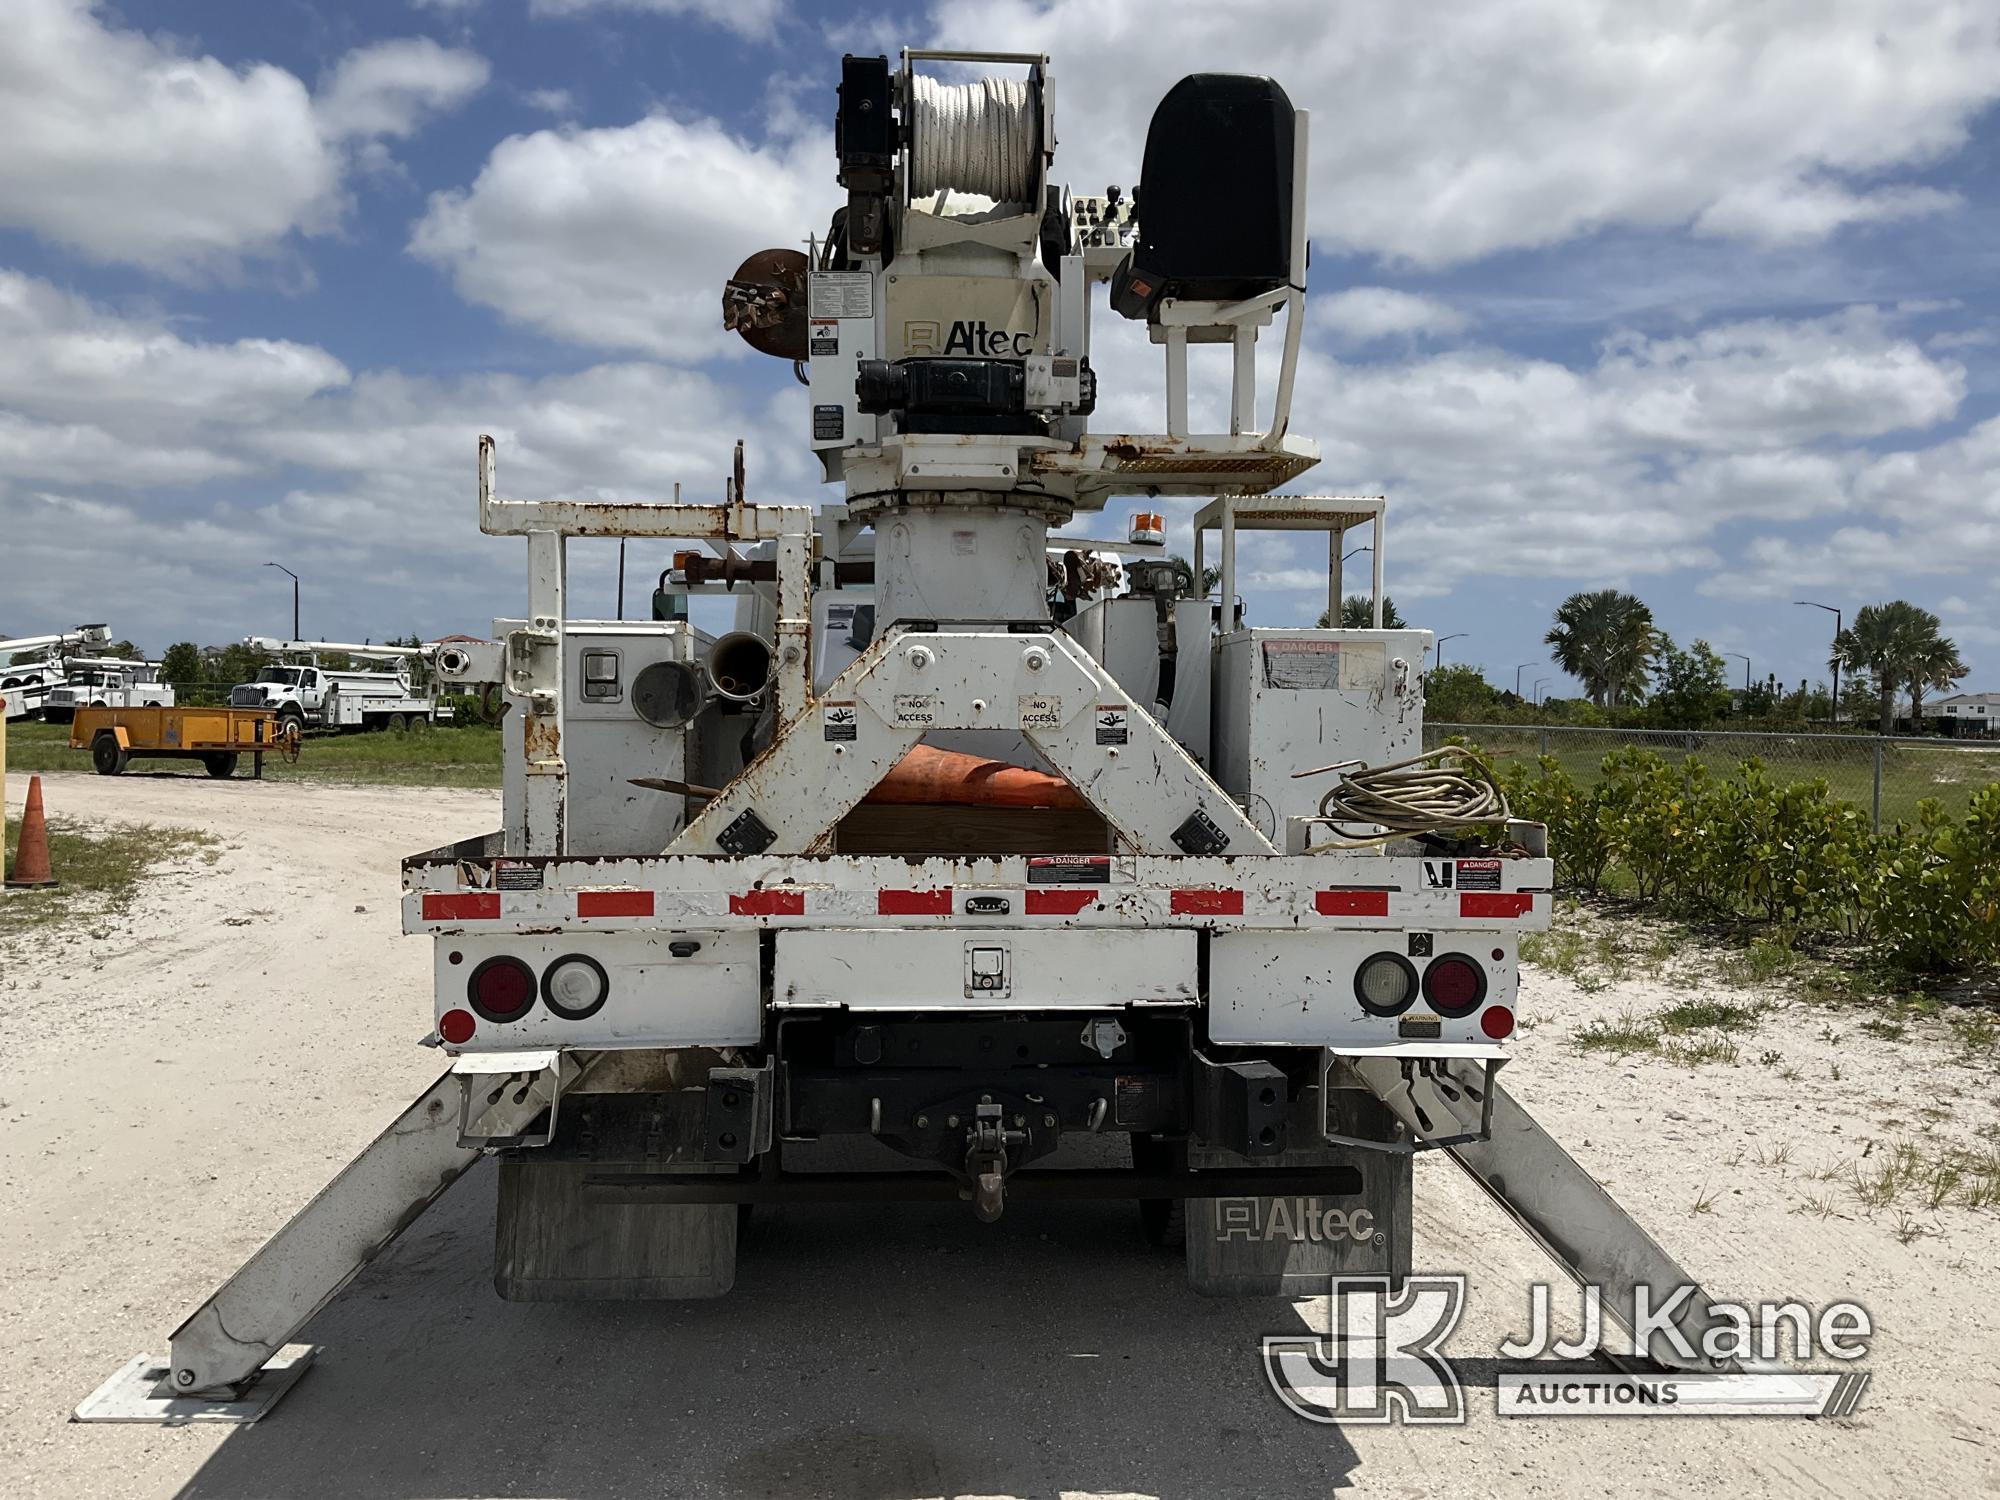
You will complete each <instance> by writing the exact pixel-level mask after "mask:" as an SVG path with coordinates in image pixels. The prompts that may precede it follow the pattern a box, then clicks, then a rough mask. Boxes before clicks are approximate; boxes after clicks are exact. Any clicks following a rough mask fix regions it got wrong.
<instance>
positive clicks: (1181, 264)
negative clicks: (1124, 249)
mask: <svg viewBox="0 0 2000 1500" xmlns="http://www.w3.org/2000/svg"><path fill="white" fill-rule="evenodd" d="M1296 130H1297V117H1296V115H1295V113H1294V111H1293V109H1292V101H1291V100H1290V99H1289V98H1287V97H1286V95H1285V91H1284V90H1283V89H1282V88H1280V87H1279V86H1278V85H1277V83H1276V82H1275V81H1273V80H1272V79H1269V78H1259V77H1253V76H1250V75H1247V74H1237V73H1195V74H1192V75H1190V76H1189V77H1186V78H1183V79H1182V80H1181V81H1180V82H1179V83H1177V84H1175V85H1174V86H1173V88H1171V89H1169V90H1168V91H1167V96H1166V98H1164V99H1162V100H1161V101H1160V106H1159V108H1158V109H1156V110H1154V111H1153V123H1152V125H1151V126H1150V127H1149V128H1148V130H1147V132H1146V156H1145V164H1144V167H1143V169H1142V171H1143V175H1142V176H1141V179H1140V185H1139V189H1140V190H1139V193H1138V195H1137V200H1136V201H1137V209H1138V220H1139V235H1138V243H1137V245H1136V246H1135V247H1134V249H1133V252H1132V255H1131V258H1130V259H1129V260H1128V261H1127V262H1126V263H1125V264H1124V265H1123V266H1121V267H1120V268H1119V270H1118V273H1117V274H1116V275H1115V276H1114V277H1113V280H1112V288H1111V301H1112V305H1113V306H1114V307H1116V308H1117V309H1118V311H1119V312H1121V313H1123V314H1124V315H1125V316H1126V317H1128V318H1140V317H1145V316H1147V315H1148V314H1149V313H1150V312H1151V311H1152V309H1153V308H1154V307H1155V306H1156V305H1157V304H1158V303H1159V301H1160V300H1161V299H1162V298H1163V297H1177V298H1182V299H1190V300H1196V301H1235V300H1237V299H1238V298H1242V297H1253V296H1256V295H1257V294H1258V293H1260V292H1267V291H1270V290H1272V289H1274V288H1276V287H1280V286H1283V285H1284V284H1285V282H1286V279H1287V278H1288V276H1289V275H1290V271H1291V248H1292V164H1293V158H1292V151H1293V137H1294V135H1295V133H1296Z"/></svg>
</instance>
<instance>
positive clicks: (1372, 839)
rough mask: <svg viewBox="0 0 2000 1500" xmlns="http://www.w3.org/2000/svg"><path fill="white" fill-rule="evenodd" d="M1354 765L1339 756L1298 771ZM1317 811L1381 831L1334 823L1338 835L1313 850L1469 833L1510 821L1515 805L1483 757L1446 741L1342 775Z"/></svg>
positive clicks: (1304, 773)
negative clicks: (1346, 830) (1360, 831)
mask: <svg viewBox="0 0 2000 1500" xmlns="http://www.w3.org/2000/svg"><path fill="white" fill-rule="evenodd" d="M1355 764H1358V762H1354V761H1340V762H1336V763H1335V764H1334V765H1331V766H1319V767H1316V768H1315V769H1314V770H1311V771H1300V772H1298V773H1297V776H1316V775H1318V774H1319V773H1320V772H1322V771H1332V770H1337V769H1338V768H1339V767H1340V766H1343V765H1355ZM1294 779H1297V777H1296V776H1295V777H1294ZM1319 815H1320V817H1322V818H1324V819H1325V820H1326V821H1328V822H1330V823H1333V824H1336V825H1343V826H1345V827H1350V828H1352V827H1357V826H1367V825H1374V826H1378V827H1380V828H1381V829H1382V830H1383V831H1382V832H1380V833H1371V834H1351V833H1342V832H1340V831H1339V830H1338V828H1336V831H1335V834H1334V836H1333V837H1332V838H1331V839H1329V840H1328V841H1327V842H1326V843H1324V844H1319V845H1316V846H1315V851H1317V850H1320V849H1366V848H1369V847H1371V846H1372V845H1375V844H1386V843H1390V842H1392V841H1394V840H1396V839H1403V838H1411V837H1414V836H1415V835H1417V834H1423V833H1464V832H1469V831H1471V830H1473V829H1476V828H1483V827H1486V826H1488V825H1490V824H1493V823H1504V822H1506V821H1507V819H1508V818H1509V817H1510V816H1511V815H1512V810H1511V809H1510V808H1509V807H1508V806H1507V794H1506V793H1505V792H1503V791H1501V790H1500V786H1499V784H1498V783H1497V782H1496V781H1494V779H1493V772H1492V770H1491V768H1489V767H1488V766H1487V765H1486V763H1485V762H1484V761H1482V760H1481V759H1480V758H1479V757H1478V756H1477V755H1475V754H1473V753H1472V752H1471V751H1469V750H1467V749H1466V748H1465V747H1464V746H1462V745H1445V746H1442V747H1441V748H1439V749H1436V750H1432V751H1429V752H1427V753H1426V754H1423V755H1415V756H1412V757H1410V759H1408V760H1398V761H1391V762H1390V763H1389V764H1388V765H1385V766H1362V767H1361V769H1359V770H1357V771H1354V772H1352V773H1351V774H1349V775H1346V776H1343V777H1341V778H1340V780H1339V781H1337V782H1336V783H1334V786H1333V789H1332V790H1331V791H1329V792H1328V793H1327V794H1326V795H1325V796H1324V797H1322V798H1320V801H1319Z"/></svg>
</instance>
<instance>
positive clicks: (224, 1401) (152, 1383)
mask: <svg viewBox="0 0 2000 1500" xmlns="http://www.w3.org/2000/svg"><path fill="white" fill-rule="evenodd" d="M317 1353H319V1346H318V1345H317V1344H287V1345H285V1347H284V1348H282V1349H280V1350H279V1351H278V1352H277V1354H276V1355H274V1356H273V1357H272V1358H270V1359H269V1360H266V1361H265V1363H264V1366H263V1368H262V1369H260V1370H258V1372H257V1373H256V1374H255V1375H254V1376H252V1377H251V1379H250V1380H249V1381H248V1382H247V1383H246V1384H245V1385H244V1386H243V1387H242V1389H241V1391H240V1392H239V1393H238V1394H237V1395H235V1396H231V1397H208V1396H200V1395H186V1394H183V1393H182V1392H179V1391H176V1390H175V1389H174V1387H173V1382H172V1378H171V1377H172V1374H173V1371H172V1369H171V1367H170V1366H169V1364H168V1362H167V1361H166V1360H165V1359H164V1358H162V1357H161V1356H159V1355H156V1354H142V1355H140V1356H139V1357H138V1358H137V1359H134V1360H132V1361H131V1362H130V1363H129V1364H127V1365H126V1366H125V1367H124V1368H123V1369H121V1370H120V1371H119V1372H118V1373H117V1374H116V1375H113V1376H112V1377H111V1378H110V1379H109V1380H107V1381H105V1382H104V1384H103V1385H101V1386H99V1387H98V1388H97V1389H96V1390H95V1391H93V1392H92V1393H91V1394H90V1396H89V1397H87V1398H86V1399H85V1400H84V1402H83V1404H82V1405H80V1406H79V1407H77V1409H76V1410H75V1411H73V1412H71V1413H70V1418H69V1419H70V1420H71V1421H72V1422H149V1423H152V1424H153V1425H154V1426H158V1427H180V1426H184V1425H185V1424H187V1423H189V1422H237V1423H245V1422H254V1421H256V1420H257V1419H258V1418H259V1417H261V1416H263V1415H264V1413H265V1412H267V1411H269V1410H270V1409H271V1408H272V1407H273V1406H275V1405H276V1404H277V1402H278V1398H279V1397H280V1396H282V1395H284V1394H285V1392H286V1391H289V1390H290V1389H291V1388H292V1387H293V1386H294V1385H297V1384H298V1380H299V1377H300V1376H301V1375H303V1374H305V1372H306V1370H307V1368H308V1367H309V1366H310V1365H311V1364H312V1361H313V1356H314V1355H315V1354H317Z"/></svg>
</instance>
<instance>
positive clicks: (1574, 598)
mask: <svg viewBox="0 0 2000 1500" xmlns="http://www.w3.org/2000/svg"><path fill="white" fill-rule="evenodd" d="M1544 640H1545V641H1546V642H1547V643H1548V644H1549V645H1550V646H1553V647H1554V648H1555V650H1554V651H1552V652H1551V653H1550V657H1551V659H1552V660H1553V661H1554V662H1555V664H1556V665H1557V666H1559V667H1561V668H1562V669H1563V670H1564V671H1565V672H1567V673H1569V675H1570V676H1572V677H1574V678H1576V679H1577V680H1578V681H1579V682H1581V683H1582V684H1583V687H1584V691H1585V692H1586V693H1588V694H1589V695H1590V701H1591V702H1592V703H1595V704H1596V705H1597V706H1598V707H1599V708H1609V707H1611V706H1612V705H1613V704H1616V703H1624V702H1627V701H1629V700H1630V699H1631V698H1633V697H1636V696H1637V695H1638V693H1639V692H1640V691H1642V690H1643V689H1644V688H1645V686H1646V676H1647V673H1648V672H1649V671H1650V670H1651V668H1652V665H1653V658H1654V657H1655V656H1656V655H1657V654H1658V652H1659V631H1658V630H1657V629H1655V628H1654V626H1653V612H1652V611H1651V610H1650V609H1648V608H1647V607H1646V606H1645V604H1644V603H1643V602H1642V601H1641V600H1639V599H1637V598H1635V597H1634V596H1633V595H1631V594H1627V593H1621V592H1620V591H1619V590H1617V589H1596V590H1594V591H1592V592H1590V593H1584V594H1571V595H1570V596H1569V597H1568V598H1567V599H1565V600H1563V602H1562V605H1561V607H1560V608H1558V609H1557V610H1556V623H1555V625H1554V627H1553V628H1551V629H1550V631H1549V633H1548V635H1547V636H1545V637H1544Z"/></svg>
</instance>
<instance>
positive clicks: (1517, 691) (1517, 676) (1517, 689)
mask: <svg viewBox="0 0 2000 1500" xmlns="http://www.w3.org/2000/svg"><path fill="white" fill-rule="evenodd" d="M1533 665H1534V663H1533V662H1531V661H1524V662H1522V663H1521V665H1520V666H1518V667H1516V668H1514V696H1515V697H1516V698H1518V697H1520V696H1521V673H1522V672H1523V671H1525V670H1526V669H1527V668H1529V667H1532V666H1533Z"/></svg>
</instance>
